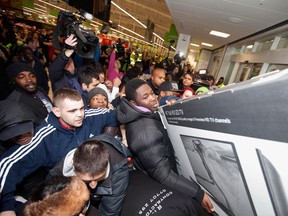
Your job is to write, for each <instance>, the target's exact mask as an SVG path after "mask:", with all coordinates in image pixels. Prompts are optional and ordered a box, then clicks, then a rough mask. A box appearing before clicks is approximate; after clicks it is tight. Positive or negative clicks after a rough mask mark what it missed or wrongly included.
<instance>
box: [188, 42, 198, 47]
mask: <svg viewBox="0 0 288 216" xmlns="http://www.w3.org/2000/svg"><path fill="white" fill-rule="evenodd" d="M190 45H191V46H195V47H199V45H198V44H194V43H190Z"/></svg>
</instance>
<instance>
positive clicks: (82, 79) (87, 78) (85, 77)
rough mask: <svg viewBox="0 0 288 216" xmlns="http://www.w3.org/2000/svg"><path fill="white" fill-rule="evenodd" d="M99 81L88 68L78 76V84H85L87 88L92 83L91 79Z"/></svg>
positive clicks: (94, 72) (93, 71)
mask: <svg viewBox="0 0 288 216" xmlns="http://www.w3.org/2000/svg"><path fill="white" fill-rule="evenodd" d="M93 78H94V79H96V80H99V74H98V73H97V72H96V71H95V70H94V69H93V68H90V67H87V68H86V69H85V70H82V71H80V73H79V74H78V79H79V83H80V84H82V83H84V84H86V85H87V86H88V85H89V84H90V83H92V79H93Z"/></svg>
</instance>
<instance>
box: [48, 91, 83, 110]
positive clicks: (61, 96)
mask: <svg viewBox="0 0 288 216" xmlns="http://www.w3.org/2000/svg"><path fill="white" fill-rule="evenodd" d="M65 99H70V100H73V101H79V100H82V97H81V95H80V93H79V92H78V91H76V90H75V89H71V88H61V89H58V90H56V91H55V93H54V97H53V103H54V106H56V107H57V106H59V103H61V101H63V100H65Z"/></svg>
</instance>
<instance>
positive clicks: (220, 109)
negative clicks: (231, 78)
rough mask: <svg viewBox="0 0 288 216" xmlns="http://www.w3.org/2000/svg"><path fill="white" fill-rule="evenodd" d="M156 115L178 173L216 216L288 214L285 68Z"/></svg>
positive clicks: (287, 76) (287, 89) (287, 80)
mask: <svg viewBox="0 0 288 216" xmlns="http://www.w3.org/2000/svg"><path fill="white" fill-rule="evenodd" d="M159 111H160V115H161V117H162V120H163V123H164V125H165V127H166V128H167V131H168V133H169V137H170V138H171V141H172V143H173V146H174V150H175V154H176V157H177V159H178V162H179V166H178V168H179V172H180V174H182V175H184V176H185V177H187V178H193V179H195V180H196V181H197V182H198V183H199V184H200V185H201V186H202V188H203V189H204V190H205V191H206V192H207V193H208V194H209V195H210V197H211V199H212V201H213V204H214V205H215V208H216V212H217V213H218V214H219V215H235V216H253V215H259V216H262V215H263V216H266V215H269V216H273V215H277V216H280V215H281V216H282V215H283V216H284V215H288V198H287V197H288V168H287V164H288V156H287V155H288V69H286V70H283V71H280V72H271V73H269V74H265V75H264V76H259V77H256V78H254V79H251V80H249V81H245V82H242V83H239V84H232V85H228V86H225V87H223V88H221V89H217V90H215V91H213V92H212V91H211V92H208V93H205V94H202V95H200V96H197V97H195V98H193V99H190V100H180V101H178V102H177V103H175V104H173V105H171V106H169V105H166V106H163V107H160V109H159Z"/></svg>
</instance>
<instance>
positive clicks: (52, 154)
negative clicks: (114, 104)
mask: <svg viewBox="0 0 288 216" xmlns="http://www.w3.org/2000/svg"><path fill="white" fill-rule="evenodd" d="M118 125H119V124H118V121H117V118H116V113H115V110H109V109H89V110H84V103H83V100H82V98H81V95H80V94H79V93H78V92H77V91H76V90H73V89H65V88H64V89H59V90H58V91H56V92H55V94H54V107H53V112H50V113H49V115H48V117H47V119H46V120H45V121H43V123H42V124H40V125H39V126H38V127H37V128H36V130H35V135H34V137H33V139H32V141H31V142H30V143H29V144H27V145H22V146H15V147H12V148H10V149H9V150H7V151H6V152H5V153H4V154H3V155H2V157H1V158H0V185H1V188H0V192H1V205H0V206H1V207H0V208H1V209H0V212H1V213H4V212H5V213H10V215H13V214H15V211H16V202H15V199H14V197H13V195H14V192H15V188H16V185H17V184H19V183H20V182H21V181H22V180H23V178H24V177H26V176H27V175H29V174H30V173H32V172H33V171H35V170H36V169H37V168H39V167H46V168H47V169H51V168H52V167H54V166H55V165H56V163H57V162H59V161H60V160H61V159H62V158H63V157H64V156H65V155H66V154H67V153H68V152H69V151H70V150H71V149H73V148H76V147H77V146H78V145H80V144H81V143H82V142H83V141H84V140H86V139H88V138H91V137H93V136H95V135H99V134H101V133H102V130H103V128H104V127H118Z"/></svg>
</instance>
